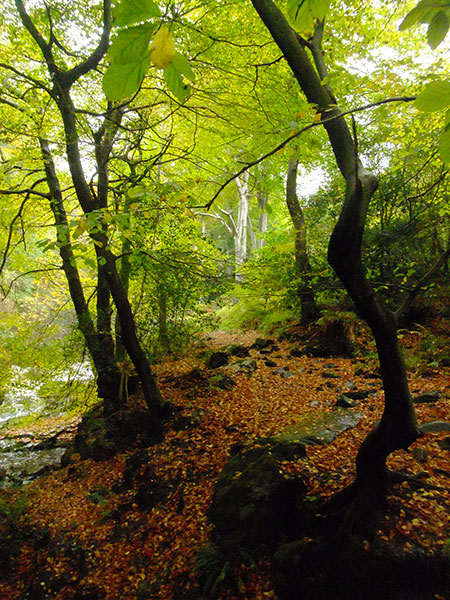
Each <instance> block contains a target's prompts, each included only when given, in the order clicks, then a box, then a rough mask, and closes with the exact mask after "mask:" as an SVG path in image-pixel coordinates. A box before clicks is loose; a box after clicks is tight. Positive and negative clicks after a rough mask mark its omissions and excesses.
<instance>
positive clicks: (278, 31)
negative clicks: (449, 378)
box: [251, 0, 420, 530]
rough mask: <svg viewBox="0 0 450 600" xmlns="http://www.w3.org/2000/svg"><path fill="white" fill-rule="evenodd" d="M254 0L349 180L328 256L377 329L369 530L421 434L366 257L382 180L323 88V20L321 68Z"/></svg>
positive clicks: (357, 519) (361, 456) (368, 451)
mask: <svg viewBox="0 0 450 600" xmlns="http://www.w3.org/2000/svg"><path fill="white" fill-rule="evenodd" d="M251 1H252V4H253V6H254V8H255V9H256V11H257V13H258V14H259V16H260V18H261V19H262V21H263V22H264V24H265V25H266V27H267V28H268V30H269V31H270V33H271V35H272V37H273V39H274V40H275V42H276V43H277V45H278V46H279V48H280V50H281V51H282V52H283V54H284V57H285V59H286V61H287V62H288V64H289V66H290V68H291V70H292V72H293V74H294V76H295V77H296V79H297V81H298V83H299V85H300V87H301V89H302V90H303V92H304V94H305V95H306V98H307V100H308V102H310V103H312V104H315V105H317V107H318V108H317V111H318V114H320V115H321V118H322V120H323V121H324V123H323V125H324V127H325V129H326V131H327V133H328V137H329V139H330V143H331V146H332V148H333V152H334V155H335V158H336V163H337V165H338V167H339V170H340V171H341V173H342V175H343V177H344V179H345V182H346V195H345V200H344V203H343V206H342V210H341V214H340V217H339V220H338V223H337V225H336V227H335V229H334V231H333V234H332V236H331V239H330V244H329V250H328V258H329V262H330V264H331V266H332V267H333V269H334V270H335V271H336V273H337V274H338V276H339V277H340V279H341V280H342V282H343V283H344V285H345V287H346V289H347V291H348V293H349V295H350V296H351V298H352V299H353V301H354V303H355V305H356V307H357V309H358V312H359V313H360V314H361V316H362V317H363V318H364V319H365V320H366V321H367V323H368V324H369V326H370V328H371V330H372V332H373V334H374V337H375V340H376V344H377V350H378V355H379V359H380V369H381V377H382V380H383V386H384V392H385V407H384V412H383V416H382V419H381V421H380V423H379V425H378V426H376V427H375V428H374V429H373V430H372V432H371V433H370V434H369V436H368V437H367V438H366V440H365V441H364V442H363V444H362V445H361V448H360V450H359V452H358V456H357V459H356V464H357V478H356V482H355V489H356V504H355V510H354V511H353V513H352V519H351V527H352V529H353V530H358V529H362V528H365V527H366V524H367V521H368V520H370V518H371V517H373V514H374V511H375V508H376V503H375V501H376V500H377V499H379V498H380V497H382V496H383V493H384V490H385V481H386V458H387V456H388V455H389V454H390V453H391V452H393V451H394V450H397V449H401V448H404V449H406V448H408V446H409V445H410V444H411V443H412V442H414V441H415V440H416V439H417V437H418V436H419V435H420V431H419V429H418V427H417V422H416V418H415V412H414V406H413V404H412V401H411V396H410V393H409V389H408V384H407V377H406V369H405V364H404V361H403V358H402V355H401V352H400V349H399V345H398V340H397V323H396V318H395V315H394V314H393V313H392V311H390V310H389V309H388V308H387V307H386V306H384V305H381V304H380V302H379V301H378V300H377V299H376V297H375V294H374V292H373V290H372V288H371V286H370V285H369V283H368V281H367V280H366V277H365V273H364V268H363V265H362V260H361V241H362V235H363V231H364V225H365V219H366V213H367V207H368V204H369V201H370V199H371V197H372V195H373V194H374V192H375V190H376V189H377V186H378V182H377V179H376V177H375V176H374V175H373V174H372V173H370V172H368V171H366V170H365V169H364V168H363V166H362V165H361V162H360V160H359V158H358V150H357V143H356V140H354V139H353V138H352V134H351V131H350V129H349V128H348V126H347V124H346V122H345V119H344V118H343V117H339V115H340V114H341V111H340V109H339V108H338V107H337V106H336V99H335V98H334V96H333V94H332V92H331V90H330V88H329V86H328V85H322V81H321V80H322V79H324V78H325V76H326V67H325V64H324V61H323V56H322V53H321V39H322V32H323V24H320V25H319V26H318V27H317V28H316V31H315V33H314V36H313V38H312V40H310V41H308V47H309V48H310V50H311V52H312V56H313V60H314V64H315V67H314V66H313V64H312V63H311V61H310V59H309V57H308V55H307V53H306V50H305V48H304V45H306V44H302V43H301V39H300V38H299V36H298V35H297V34H296V33H295V32H294V31H293V29H292V28H291V27H290V26H289V24H288V23H287V21H286V19H285V17H284V15H283V14H282V13H281V11H280V10H279V9H278V8H277V6H276V5H275V4H274V3H273V1H272V0H251ZM332 117H333V119H332V120H329V119H330V118H332Z"/></svg>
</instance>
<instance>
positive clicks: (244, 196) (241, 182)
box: [234, 173, 249, 282]
mask: <svg viewBox="0 0 450 600" xmlns="http://www.w3.org/2000/svg"><path fill="white" fill-rule="evenodd" d="M235 182H236V187H237V189H238V193H239V206H238V217H237V220H236V234H235V236H234V255H235V260H236V276H235V277H236V281H238V282H242V281H243V279H244V276H243V274H242V267H243V266H244V263H245V260H246V258H247V226H248V208H249V186H248V173H244V175H242V177H241V179H239V178H236V179H235Z"/></svg>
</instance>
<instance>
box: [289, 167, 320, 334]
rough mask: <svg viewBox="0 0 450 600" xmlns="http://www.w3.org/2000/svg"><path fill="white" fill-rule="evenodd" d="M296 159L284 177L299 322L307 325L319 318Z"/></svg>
mask: <svg viewBox="0 0 450 600" xmlns="http://www.w3.org/2000/svg"><path fill="white" fill-rule="evenodd" d="M297 172H298V159H297V158H295V157H293V158H291V159H290V161H289V165H288V172H287V178H286V204H287V206H288V209H289V214H290V215H291V219H292V224H293V225H294V231H295V274H296V276H297V280H298V283H297V295H298V297H299V300H300V305H301V322H302V323H303V324H304V325H308V324H309V323H312V322H313V321H316V320H317V319H318V318H319V315H320V312H319V309H318V308H317V304H316V300H315V297H314V291H313V289H312V286H311V264H310V262H309V253H308V247H307V233H306V221H305V217H304V215H303V211H302V207H301V205H300V201H299V199H298V195H297Z"/></svg>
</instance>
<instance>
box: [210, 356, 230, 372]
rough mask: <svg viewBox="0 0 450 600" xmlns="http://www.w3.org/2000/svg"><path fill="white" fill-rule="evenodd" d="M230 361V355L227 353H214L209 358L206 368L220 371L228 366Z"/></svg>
mask: <svg viewBox="0 0 450 600" xmlns="http://www.w3.org/2000/svg"><path fill="white" fill-rule="evenodd" d="M228 361H229V357H228V354H227V353H226V352H213V353H212V354H211V356H210V357H209V358H208V361H207V363H206V366H207V367H208V369H218V368H219V367H223V366H224V365H227V364H228Z"/></svg>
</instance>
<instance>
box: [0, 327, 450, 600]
mask: <svg viewBox="0 0 450 600" xmlns="http://www.w3.org/2000/svg"><path fill="white" fill-rule="evenodd" d="M432 325H433V330H434V332H435V334H436V335H439V336H441V338H440V339H448V337H447V335H448V332H447V330H446V326H445V325H444V324H443V323H442V322H438V321H435V322H434V323H433V324H432ZM255 337H256V334H254V333H247V334H239V335H234V336H233V335H230V334H225V333H223V332H215V333H214V334H212V335H210V336H209V339H207V340H205V344H206V345H207V347H209V348H215V349H217V348H220V347H223V346H225V345H229V344H236V343H238V344H241V345H245V346H247V347H249V346H250V345H251V344H252V343H253V342H254V340H255ZM423 339H424V331H423V330H422V329H416V330H413V331H411V332H405V334H404V337H403V344H404V346H405V349H406V352H407V356H410V357H417V356H418V355H420V356H421V357H422V360H421V361H418V360H413V361H412V370H411V373H410V384H411V390H412V393H413V396H414V397H416V398H417V400H418V401H417V403H416V408H417V414H418V420H419V422H420V423H423V422H430V421H436V420H441V421H450V367H449V366H443V365H442V364H438V363H437V362H436V361H433V360H432V357H427V356H425V354H424V349H423V348H424V345H423ZM359 341H360V343H361V344H362V346H363V347H364V346H365V348H366V350H365V352H363V354H362V355H361V356H358V357H357V358H354V359H350V358H337V357H333V358H311V357H308V356H304V355H303V356H302V355H301V352H298V351H296V349H297V350H298V347H299V344H298V343H295V342H293V341H288V340H285V341H282V342H276V345H275V347H273V346H272V349H271V350H270V351H268V350H267V349H266V351H265V352H264V351H261V350H258V349H257V348H253V349H250V358H252V359H254V360H255V362H256V366H257V368H256V370H254V372H252V373H246V372H240V373H236V372H234V370H233V367H232V366H230V365H226V366H223V367H221V368H220V369H209V370H208V369H207V368H206V366H205V361H204V357H203V356H202V353H201V351H200V350H199V349H198V348H197V349H193V350H192V352H191V353H190V354H189V356H188V357H184V358H182V359H178V360H171V361H166V362H164V364H162V365H160V366H158V368H157V375H158V379H159V382H160V385H161V389H162V392H163V396H164V398H165V399H167V400H170V401H172V402H173V403H174V404H175V405H176V406H178V407H182V410H181V411H180V412H178V413H176V415H175V417H174V419H173V421H172V423H171V427H170V429H169V430H168V431H167V433H166V435H165V438H164V441H163V442H162V443H159V444H155V445H153V446H151V447H149V448H148V449H140V450H137V451H136V450H133V451H132V450H130V451H128V452H124V453H122V454H119V455H117V456H115V457H114V458H112V459H110V460H107V461H103V462H95V461H93V460H79V459H78V458H77V457H73V459H72V462H71V463H70V464H69V465H67V466H66V467H64V468H61V469H59V470H56V471H53V472H51V473H49V474H48V475H46V476H43V477H41V478H39V479H37V480H36V481H34V482H33V483H31V484H29V485H28V486H26V487H24V488H23V489H22V490H7V491H3V492H2V499H1V503H0V512H1V513H2V515H3V516H2V518H1V527H2V540H3V541H2V546H1V549H0V571H1V582H0V597H1V598H5V599H10V600H19V599H21V600H22V599H23V600H25V599H33V600H39V599H47V598H48V599H50V598H51V599H54V600H100V599H104V600H119V599H134V598H135V599H137V600H145V599H157V598H159V599H162V600H172V599H173V600H175V599H176V600H183V599H184V600H193V599H199V598H202V591H201V589H200V587H199V583H198V580H197V577H196V573H195V564H196V557H197V553H198V550H199V548H200V547H201V546H203V545H205V544H206V543H207V542H208V539H209V535H210V532H211V525H210V523H209V522H208V519H207V517H206V511H207V509H208V506H209V504H210V502H211V497H212V494H213V490H214V485H215V482H216V480H217V477H218V475H219V473H220V471H221V469H222V468H223V466H224V464H225V463H226V461H227V459H228V458H229V456H230V450H231V449H232V448H233V447H234V446H235V445H236V444H242V443H247V442H249V441H250V440H252V439H254V438H256V437H259V436H266V435H271V434H274V433H277V432H279V431H280V430H283V429H285V428H286V427H288V426H290V425H294V424H296V423H298V422H299V421H302V420H304V419H305V418H306V417H308V416H313V415H317V414H320V413H327V412H330V411H332V410H333V407H334V405H335V403H336V401H337V400H338V398H339V397H340V396H341V395H342V394H343V393H344V392H346V391H347V392H367V394H368V396H367V397H366V398H364V399H361V400H355V406H354V408H348V410H349V411H357V412H359V413H362V414H363V419H362V420H361V422H360V423H359V425H357V426H356V427H354V428H352V429H349V430H348V431H346V432H344V433H342V434H340V435H338V436H337V437H336V439H335V440H334V441H333V442H332V443H330V444H325V445H320V446H319V445H311V446H308V448H307V459H306V460H305V459H301V460H298V461H285V462H284V463H283V468H284V469H285V471H286V472H287V473H295V472H300V471H301V472H302V474H303V476H306V477H307V480H308V485H309V492H308V493H309V494H310V495H311V496H321V497H323V498H329V497H331V496H332V494H333V493H334V492H336V491H337V490H339V489H341V488H342V487H343V486H345V485H346V484H347V483H349V482H350V481H351V480H352V477H353V475H354V458H355V455H356V452H357V448H358V446H359V444H360V442H361V440H362V439H363V438H364V437H365V435H366V434H367V433H368V431H369V430H370V428H371V427H372V426H373V423H374V422H375V421H376V420H377V419H378V418H379V417H380V415H381V412H382V401H383V397H382V392H381V389H380V380H379V379H378V378H377V371H376V363H375V361H374V358H373V354H372V352H371V347H370V345H368V344H367V342H366V341H364V339H362V340H359ZM295 354H297V355H298V356H295ZM441 362H445V361H441ZM283 367H285V369H282V368H283ZM194 369H196V370H195V371H193V370H194ZM280 369H281V370H280ZM219 371H221V372H222V373H226V374H229V375H230V376H231V377H232V379H233V380H234V382H235V385H234V387H232V388H231V389H225V390H223V389H220V388H219V387H218V386H217V385H215V381H216V380H214V379H213V380H212V381H211V376H212V375H214V374H216V373H217V372H219ZM283 373H284V375H283ZM286 373H289V375H288V376H286ZM431 392H433V393H435V392H438V394H437V395H435V396H431V397H430V396H423V394H427V393H431ZM350 395H351V394H350ZM425 400H427V401H425ZM430 400H431V401H430ZM62 426H63V424H62V423H59V422H51V423H47V424H46V425H45V427H47V428H49V431H53V430H54V429H55V428H56V429H57V428H58V427H62ZM39 427H41V428H42V424H40V425H39ZM27 429H28V431H29V430H30V429H31V427H27ZM449 436H450V433H449V432H448V431H447V432H446V431H442V432H440V433H427V434H425V435H424V436H423V437H422V438H420V439H419V440H418V441H417V442H416V443H415V444H414V445H413V446H412V447H411V449H410V451H409V452H398V453H395V454H394V455H393V456H392V457H391V458H390V461H389V463H390V467H391V468H393V469H395V470H397V471H400V472H404V473H405V474H407V475H413V476H415V477H416V478H417V479H419V480H422V481H423V482H424V484H425V486H424V487H418V486H416V485H415V484H414V482H413V481H410V482H407V481H403V482H399V483H398V484H397V485H395V486H394V489H393V490H392V492H391V493H390V495H389V497H388V506H387V511H386V516H385V518H384V521H383V522H382V524H381V525H380V528H379V530H378V532H377V535H378V536H379V537H380V538H381V539H382V540H385V541H389V542H390V543H392V544H394V545H395V546H396V547H398V548H403V549H406V550H413V549H414V548H415V547H417V546H420V547H422V548H426V549H427V550H428V551H429V552H430V553H434V552H442V551H443V549H444V548H448V543H447V540H448V538H449V536H450V483H449V478H450V454H449V452H450V450H449ZM446 543H447V546H445V545H446ZM444 551H446V550H444ZM231 579H232V580H234V581H235V586H234V588H233V589H225V588H224V587H221V584H220V581H219V582H218V585H217V587H216V592H215V597H216V598H217V599H221V600H222V599H223V600H232V599H234V598H236V599H248V600H262V599H267V598H272V599H275V598H276V595H275V592H274V591H273V589H272V585H271V581H270V575H269V567H268V561H267V560H266V559H265V558H264V557H263V558H261V557H260V558H258V559H257V561H256V562H255V563H253V564H252V562H251V561H250V562H249V561H245V560H243V561H242V564H241V565H240V566H239V565H238V566H236V567H234V572H233V573H231ZM435 597H436V598H443V596H439V595H436V596H435ZM449 597H450V596H449Z"/></svg>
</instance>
